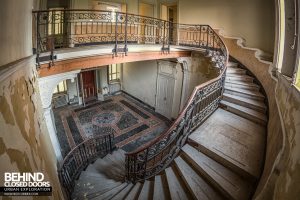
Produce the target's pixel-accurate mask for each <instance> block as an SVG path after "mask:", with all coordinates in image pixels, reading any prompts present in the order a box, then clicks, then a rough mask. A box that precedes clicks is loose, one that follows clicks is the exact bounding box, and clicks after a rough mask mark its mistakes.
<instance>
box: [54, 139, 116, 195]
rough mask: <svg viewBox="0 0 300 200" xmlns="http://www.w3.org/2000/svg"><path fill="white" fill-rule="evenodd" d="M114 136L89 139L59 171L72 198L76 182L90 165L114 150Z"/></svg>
mask: <svg viewBox="0 0 300 200" xmlns="http://www.w3.org/2000/svg"><path fill="white" fill-rule="evenodd" d="M113 140H114V135H113V134H107V135H101V136H98V137H93V138H90V139H87V140H85V141H83V142H82V143H80V144H79V145H78V146H76V147H75V148H74V149H72V150H71V151H70V152H69V153H68V155H67V156H66V157H65V158H64V160H63V163H62V165H61V167H60V169H59V170H58V175H59V179H60V182H61V184H62V186H63V187H64V188H65V191H66V193H67V195H68V197H70V195H71V193H72V191H73V188H74V184H75V180H76V179H77V178H78V177H79V175H80V173H81V171H82V170H84V169H85V168H86V167H87V166H88V165H89V164H90V163H92V162H94V161H95V160H96V159H97V158H99V157H104V156H105V155H107V154H108V153H110V152H112V150H113V149H114V143H113Z"/></svg>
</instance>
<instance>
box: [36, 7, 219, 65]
mask: <svg viewBox="0 0 300 200" xmlns="http://www.w3.org/2000/svg"><path fill="white" fill-rule="evenodd" d="M33 15H34V30H33V33H34V47H35V48H36V53H37V57H38V58H39V54H40V53H43V52H51V56H50V59H52V60H53V59H54V58H55V56H54V55H53V51H54V50H55V49H59V48H73V47H77V46H83V45H95V44H110V45H114V48H113V49H112V52H114V53H115V54H118V53H119V52H122V53H125V54H126V53H127V51H128V44H156V45H160V46H161V49H162V50H163V51H169V50H170V45H180V46H192V47H198V48H199V47H200V48H206V49H211V50H216V49H219V50H220V48H221V47H222V46H220V44H221V42H220V41H216V39H218V37H217V38H215V36H216V34H215V33H214V31H213V29H212V28H211V27H210V26H209V25H188V24H177V23H172V22H169V21H165V20H161V19H157V18H151V17H145V16H140V15H134V14H129V13H122V12H110V11H101V10H76V9H74V10H42V11H33Z"/></svg>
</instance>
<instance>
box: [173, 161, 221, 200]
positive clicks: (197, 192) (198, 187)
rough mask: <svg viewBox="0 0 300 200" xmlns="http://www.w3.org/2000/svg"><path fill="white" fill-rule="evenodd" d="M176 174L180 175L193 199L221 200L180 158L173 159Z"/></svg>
mask: <svg viewBox="0 0 300 200" xmlns="http://www.w3.org/2000/svg"><path fill="white" fill-rule="evenodd" d="M175 163H176V166H177V168H178V172H179V173H180V174H181V177H182V179H183V180H184V182H185V185H186V186H187V188H188V189H189V191H190V193H191V194H192V195H193V197H194V199H198V200H210V199H215V200H218V199H222V198H221V197H220V195H219V194H218V193H217V192H216V191H215V190H214V189H213V188H212V187H211V186H210V185H209V184H207V183H206V181H205V180H203V178H201V176H199V175H198V174H197V173H196V172H195V171H194V170H193V169H192V168H191V167H190V166H189V164H188V163H186V162H185V161H184V160H183V159H182V158H181V157H180V156H178V157H177V158H176V159H175Z"/></svg>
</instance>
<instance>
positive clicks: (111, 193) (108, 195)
mask: <svg viewBox="0 0 300 200" xmlns="http://www.w3.org/2000/svg"><path fill="white" fill-rule="evenodd" d="M127 186H128V184H127V183H123V184H121V185H119V186H118V187H115V188H113V189H112V190H110V191H107V192H105V193H103V194H102V195H100V196H96V197H94V198H93V200H108V199H111V198H112V197H113V196H115V195H116V194H118V193H120V192H121V191H122V190H123V189H124V188H125V187H127Z"/></svg>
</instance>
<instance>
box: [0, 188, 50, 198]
mask: <svg viewBox="0 0 300 200" xmlns="http://www.w3.org/2000/svg"><path fill="white" fill-rule="evenodd" d="M51 195H52V187H0V196H51Z"/></svg>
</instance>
